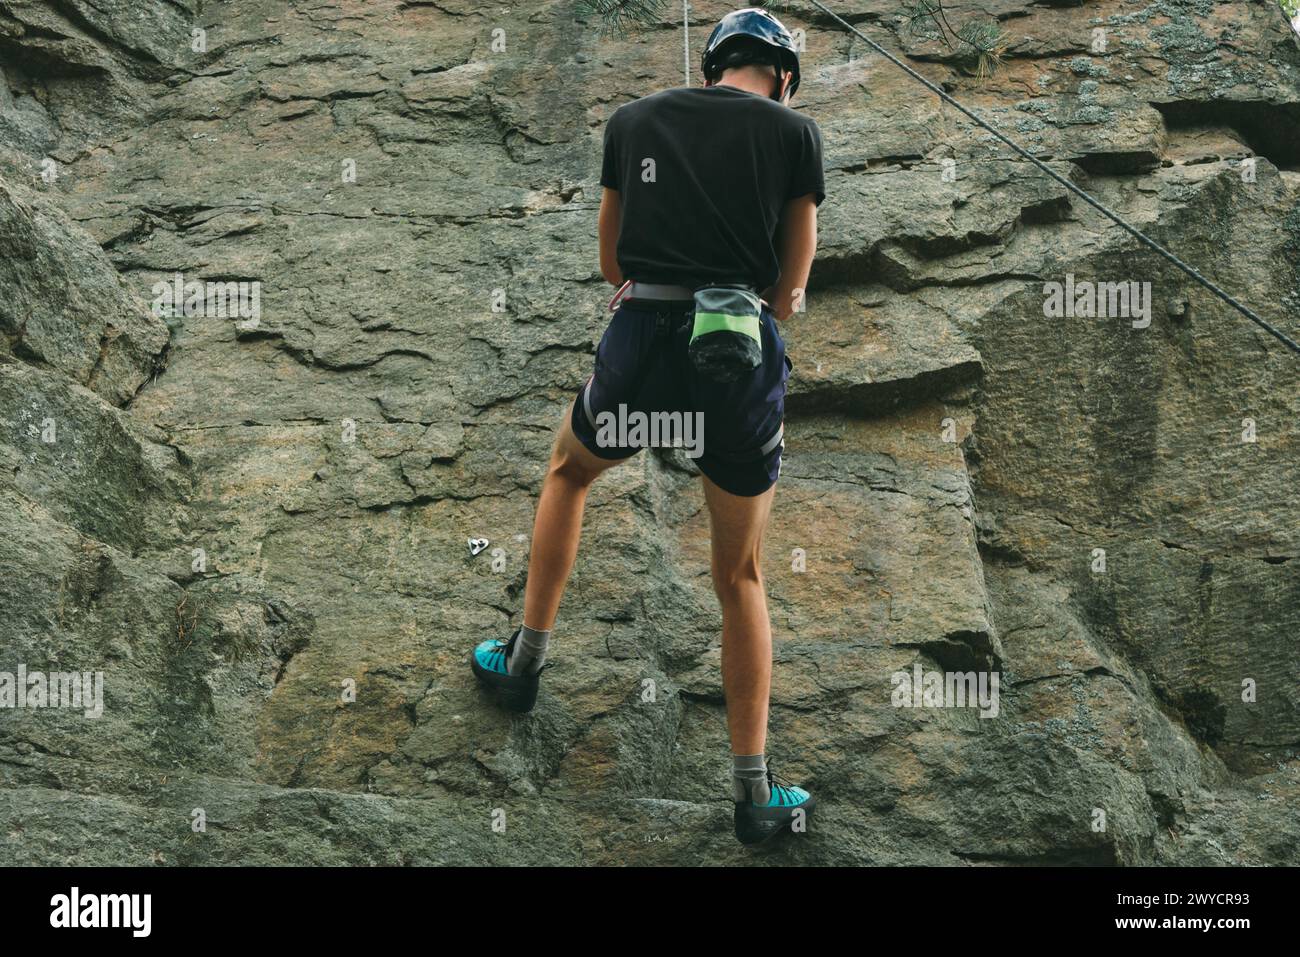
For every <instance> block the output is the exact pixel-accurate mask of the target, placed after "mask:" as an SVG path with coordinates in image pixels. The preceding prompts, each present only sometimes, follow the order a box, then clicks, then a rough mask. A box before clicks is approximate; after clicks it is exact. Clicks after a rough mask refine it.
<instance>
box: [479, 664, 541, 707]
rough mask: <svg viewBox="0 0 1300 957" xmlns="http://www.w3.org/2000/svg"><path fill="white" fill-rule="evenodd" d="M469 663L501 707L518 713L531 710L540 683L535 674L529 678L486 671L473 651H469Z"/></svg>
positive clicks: (535, 701)
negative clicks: (494, 694) (493, 693)
mask: <svg viewBox="0 0 1300 957" xmlns="http://www.w3.org/2000/svg"><path fill="white" fill-rule="evenodd" d="M469 663H470V667H472V668H473V669H474V677H476V678H477V679H478V680H479V682H480V683H481V684H482V685H483V686H484V687H486V688H487V689H489V690H490V691H493V692H495V693H496V697H497V703H498V704H500V705H501V707H503V708H505V709H506V710H507V711H514V712H516V713H518V714H527V713H528V712H529V711H532V710H533V705H535V704H536V703H537V688H538V685H539V684H540V682H539V681H538V678H537V676H536V675H532V676H531V679H530V676H528V675H503V674H500V673H499V672H496V671H488V670H487V669H486V668H484V667H483V666H482V665H481V664H479V663H478V658H477V657H475V655H474V653H473V652H470V656H469Z"/></svg>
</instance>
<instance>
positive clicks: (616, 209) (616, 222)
mask: <svg viewBox="0 0 1300 957" xmlns="http://www.w3.org/2000/svg"><path fill="white" fill-rule="evenodd" d="M622 225H623V200H622V198H621V197H620V196H619V195H618V190H616V189H610V188H609V187H608V186H606V187H605V190H604V192H602V193H601V194H600V216H599V218H598V220H597V223H596V232H597V234H598V235H599V237H600V274H601V275H602V276H604V277H605V279H606V281H607V282H609V283H610V285H613V286H621V285H623V270H621V269H619V267H618V231H619V228H620V227H621V226H622Z"/></svg>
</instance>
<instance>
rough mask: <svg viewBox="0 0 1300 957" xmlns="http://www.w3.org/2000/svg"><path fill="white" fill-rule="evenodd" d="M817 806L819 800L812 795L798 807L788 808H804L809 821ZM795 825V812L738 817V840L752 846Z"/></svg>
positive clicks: (763, 842) (770, 838)
mask: <svg viewBox="0 0 1300 957" xmlns="http://www.w3.org/2000/svg"><path fill="white" fill-rule="evenodd" d="M816 806H817V800H816V799H815V798H812V797H810V798H808V800H807V801H805V802H804V803H803V804H800V805H799V806H798V807H792V808H789V809H788V810H789V811H796V810H800V809H802V810H803V812H804V820H805V821H807V820H809V819H811V818H812V812H813V809H814V808H815V807H816ZM782 810H787V809H782ZM793 827H794V815H793V814H782V815H781V816H779V817H772V818H770V819H768V820H763V819H761V818H760V819H759V820H753V819H749V818H737V819H736V840H738V841H740V843H741V844H744V845H745V846H747V847H752V846H753V845H755V844H766V843H767V842H768V841H770V840H772V838H774V837H776V836H777V835H778V834H782V833H786V832H788V831H790V830H791V829H792V828H793Z"/></svg>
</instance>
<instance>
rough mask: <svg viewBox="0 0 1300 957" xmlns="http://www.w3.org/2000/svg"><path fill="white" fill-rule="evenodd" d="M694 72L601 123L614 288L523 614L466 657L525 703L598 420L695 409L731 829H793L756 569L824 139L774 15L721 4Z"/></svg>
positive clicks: (549, 498)
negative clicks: (773, 766)
mask: <svg viewBox="0 0 1300 957" xmlns="http://www.w3.org/2000/svg"><path fill="white" fill-rule="evenodd" d="M703 71H704V78H705V85H704V86H703V87H682V88H677V89H671V90H665V91H663V92H660V93H656V94H653V95H651V96H647V97H644V98H642V99H640V100H636V101H634V102H631V103H628V104H625V105H624V106H622V107H621V108H620V109H618V110H617V111H616V112H615V113H614V115H613V116H612V117H611V118H610V120H609V122H608V124H607V125H606V127H605V141H604V162H603V165H602V171H601V178H600V182H601V185H602V187H604V190H603V193H602V196H601V204H600V215H599V225H598V230H599V241H600V267H601V273H602V274H603V275H604V277H605V278H606V279H608V280H609V282H610V283H612V284H613V285H615V286H619V287H620V288H619V291H618V293H617V294H616V295H615V297H614V302H612V303H611V307H613V306H614V305H615V304H618V309H617V312H615V314H614V316H613V318H612V319H611V321H610V324H609V327H608V328H607V329H606V331H605V333H604V336H603V337H602V338H601V342H600V346H599V348H598V349H597V352H596V362H595V372H594V374H593V375H592V377H591V378H590V379H588V380H587V382H586V383H585V384H584V385H583V387H582V389H581V390H580V391H579V393H578V395H577V397H576V399H575V400H574V402H573V404H572V406H571V407H570V409H569V412H568V414H567V415H566V417H565V419H564V421H563V423H562V424H561V426H560V428H559V431H558V434H557V436H556V440H555V447H554V450H553V452H552V455H551V461H550V466H549V468H548V471H547V474H546V479H545V481H544V483H543V485H542V493H541V497H540V499H539V501H538V504H537V516H536V520H535V523H534V525H533V540H532V541H533V544H532V553H531V555H530V556H529V562H528V580H527V586H526V589H525V593H524V615H523V624H522V627H520V628H518V629H517V630H516V631H515V632H514V634H512V635H511V636H510V637H509V638H508V639H494V640H489V641H485V642H483V643H482V644H480V645H479V646H478V647H477V648H475V649H474V652H473V654H472V656H471V665H472V667H473V670H474V673H475V674H476V675H477V676H478V678H479V680H480V681H482V682H483V683H484V684H485V685H487V686H489V687H490V688H492V689H494V690H495V691H496V692H497V694H498V697H499V700H500V702H501V703H502V705H503V706H505V707H507V708H510V709H512V710H515V711H529V710H531V709H532V707H533V703H534V701H535V700H536V697H537V689H538V683H539V674H540V672H541V668H542V664H543V662H544V660H545V657H546V648H547V643H548V641H549V639H550V635H551V628H552V626H553V624H554V622H555V616H556V612H557V610H558V608H559V604H560V597H561V595H562V594H563V591H564V586H565V583H566V581H567V580H568V577H569V572H570V570H571V569H572V567H573V562H574V559H575V557H576V555H577V550H578V538H579V535H580V533H581V529H582V514H583V506H584V503H585V501H586V496H587V490H588V489H589V488H590V487H591V484H592V482H593V481H595V479H596V477H597V476H598V475H599V474H600V473H601V472H603V471H604V470H605V469H607V468H610V467H612V466H614V465H617V464H618V463H619V462H622V461H625V460H626V459H627V458H628V457H630V456H631V455H633V454H635V452H636V451H637V448H636V447H634V446H630V445H619V444H617V441H615V440H614V439H612V438H611V435H610V430H606V429H604V428H602V427H600V425H599V423H601V422H602V419H605V420H607V419H608V417H609V415H610V414H611V413H614V412H615V411H616V410H620V411H623V412H626V411H627V410H628V409H630V410H632V411H634V412H638V411H639V412H642V413H652V412H653V413H663V412H679V413H682V414H683V420H684V419H685V416H687V415H690V416H698V415H699V414H701V413H702V421H703V429H704V435H703V443H702V446H701V449H700V452H699V454H698V457H697V458H696V459H695V461H696V464H697V465H698V466H699V469H700V471H701V472H702V473H703V481H704V497H705V501H706V503H707V505H708V509H709V519H710V529H711V536H712V573H713V584H714V591H715V592H716V594H717V597H718V600H719V603H720V604H721V606H722V684H723V691H724V694H725V696H726V702H727V725H728V730H729V732H730V736H731V750H732V756H733V764H732V767H733V770H732V782H733V783H732V791H733V793H732V797H733V800H734V801H735V823H736V836H737V837H738V838H739V839H740V840H741V841H742V842H744V843H746V844H751V843H756V842H758V841H761V840H765V839H767V838H769V837H771V836H772V835H774V834H776V833H779V832H781V831H784V830H789V829H791V828H792V826H794V829H796V830H799V829H801V828H799V827H797V826H795V825H798V824H800V823H802V822H803V821H804V820H805V816H806V815H807V813H808V812H810V811H811V810H812V807H813V803H814V802H813V798H812V797H811V796H810V795H809V794H808V792H807V791H806V790H804V789H802V788H798V787H793V786H790V785H787V784H783V783H780V782H778V781H777V780H775V778H774V777H773V775H772V773H771V771H770V770H769V769H768V767H767V763H766V758H765V756H764V750H765V745H766V737H767V715H768V695H769V685H770V682H771V674H772V634H771V625H770V622H769V619H768V613H767V598H766V592H765V588H764V583H763V575H762V571H761V567H760V566H761V554H762V542H763V531H764V529H765V527H766V525H767V521H768V515H769V513H770V511H771V507H772V498H773V495H774V492H775V484H776V479H777V476H778V474H779V473H780V468H781V453H782V449H783V446H784V443H783V428H784V426H783V417H784V410H785V384H786V378H787V376H788V375H789V363H788V361H787V360H786V357H785V343H784V342H783V341H782V339H781V336H780V334H779V333H778V332H777V328H776V322H775V320H779V319H785V318H787V317H788V316H789V315H790V314H791V312H793V311H795V310H796V309H799V308H802V297H803V289H804V286H805V283H806V282H807V279H808V272H809V269H810V268H811V265H812V259H813V253H814V251H815V249H816V245H817V206H818V204H819V203H821V201H822V199H823V198H824V197H825V191H824V185H823V173H822V152H821V133H820V131H819V130H818V128H817V124H816V123H814V122H813V121H812V120H811V119H809V118H807V117H805V116H802V115H801V114H799V113H796V112H795V111H794V110H792V109H791V108H790V107H789V106H788V103H789V100H790V98H791V97H792V96H793V95H794V93H795V91H796V90H797V89H798V86H799V58H798V55H797V53H796V51H795V43H794V40H793V38H792V37H791V35H790V32H789V31H788V30H786V28H785V27H784V26H783V25H782V24H781V22H780V21H779V20H777V19H776V18H775V17H773V16H772V15H771V14H770V13H768V12H766V11H764V10H759V9H756V8H748V9H744V10H738V11H736V12H733V13H730V14H728V15H727V16H726V17H724V18H723V19H722V21H721V22H720V23H719V24H718V25H717V27H715V28H714V30H713V33H712V34H711V35H710V36H709V41H708V44H707V45H706V47H705V50H704V56H703ZM621 407H622V408H621Z"/></svg>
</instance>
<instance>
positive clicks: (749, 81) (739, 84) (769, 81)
mask: <svg viewBox="0 0 1300 957" xmlns="http://www.w3.org/2000/svg"><path fill="white" fill-rule="evenodd" d="M717 85H718V86H730V87H735V88H736V89H737V90H744V91H745V92H746V93H757V94H758V95H759V96H766V97H770V96H771V95H772V94H773V93H774V92H776V77H775V76H774V75H773V73H772V71H771V70H770V69H767V70H765V69H761V68H759V67H740V68H738V69H733V70H728V71H727V73H726V75H725V76H723V77H722V78H721V79H720V80H718V84H717Z"/></svg>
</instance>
